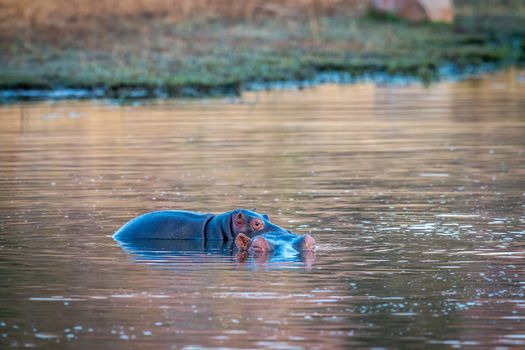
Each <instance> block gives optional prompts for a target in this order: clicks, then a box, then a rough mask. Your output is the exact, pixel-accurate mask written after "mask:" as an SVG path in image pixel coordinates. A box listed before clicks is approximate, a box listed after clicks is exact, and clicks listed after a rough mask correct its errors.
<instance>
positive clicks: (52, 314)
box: [0, 71, 525, 350]
mask: <svg viewBox="0 0 525 350" xmlns="http://www.w3.org/2000/svg"><path fill="white" fill-rule="evenodd" d="M524 74H525V73H523V72H515V71H507V72H502V73H499V74H496V75H492V76H487V77H485V78H482V79H474V80H469V81H463V82H449V83H439V84H437V85H433V86H431V87H430V88H424V87H421V86H418V85H409V86H400V85H398V86H374V85H371V84H357V85H349V86H336V85H322V86H318V87H314V88H312V89H307V90H303V91H274V92H256V93H247V94H245V95H244V96H242V98H240V99H234V100H230V99H227V100H223V99H218V100H193V101H181V100H175V101H162V102H151V103H146V104H143V105H131V106H119V105H114V104H111V103H109V102H103V101H102V102H101V101H98V102H90V101H84V102H49V103H48V102H41V103H23V104H15V105H7V106H2V107H0V347H1V348H2V349H3V348H10V347H36V348H53V349H55V348H56V349H62V348H63V349H86V350H87V349H122V348H127V349H143V348H150V349H172V348H173V349H181V348H185V349H202V348H270V349H301V348H327V349H328V348H330V349H335V348H351V347H358V346H362V347H385V348H407V347H417V348H429V349H431V348H447V347H450V348H457V347H465V348H473V349H478V348H482V347H500V348H523V347H525V272H524V270H525V253H524V250H525V75H524ZM237 207H246V208H250V209H251V208H253V207H257V210H258V211H261V212H265V213H267V214H269V215H270V218H271V219H272V221H274V222H275V223H277V224H279V225H281V226H284V227H286V228H288V229H291V230H293V231H295V232H298V233H310V234H311V235H312V236H314V237H315V238H316V239H317V243H318V251H317V252H316V255H315V256H308V257H303V259H301V258H295V259H282V258H279V257H272V256H269V257H267V259H258V260H255V259H253V258H248V259H245V257H240V256H238V255H236V254H235V252H230V250H229V249H227V247H226V248H225V247H202V246H195V245H184V246H179V245H177V244H175V245H166V246H155V245H153V246H150V247H143V246H119V245H118V244H117V243H116V242H115V241H113V240H112V238H111V234H112V233H113V232H114V231H115V230H116V229H117V228H118V227H119V226H120V225H122V224H123V223H124V222H126V221H127V220H129V219H130V218H132V217H134V216H135V215H138V214H140V213H143V212H146V211H151V210H158V209H187V210H195V211H212V212H221V211H226V210H231V209H233V208H237Z"/></svg>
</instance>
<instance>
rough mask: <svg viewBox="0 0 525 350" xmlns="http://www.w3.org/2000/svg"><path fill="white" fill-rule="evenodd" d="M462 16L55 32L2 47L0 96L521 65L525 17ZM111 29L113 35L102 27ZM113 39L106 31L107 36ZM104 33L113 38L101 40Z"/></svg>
mask: <svg viewBox="0 0 525 350" xmlns="http://www.w3.org/2000/svg"><path fill="white" fill-rule="evenodd" d="M465 12H466V14H461V13H460V15H458V16H457V18H456V21H455V23H454V24H452V25H446V24H418V25H415V24H410V23H407V22H405V21H402V20H399V19H396V18H391V17H388V18H382V17H378V16H376V15H369V16H365V17H361V18H356V17H352V16H348V15H344V16H332V17H328V16H327V17H322V18H320V19H319V31H318V33H316V35H315V36H314V35H312V33H311V31H310V26H309V23H308V22H307V21H301V20H271V19H266V20H264V21H261V22H258V23H253V22H247V21H234V22H232V21H225V20H218V19H215V20H206V21H204V20H201V21H198V20H195V19H194V20H191V19H190V20H184V21H179V22H170V21H168V20H166V19H163V18H144V19H141V20H140V21H136V20H135V21H132V20H130V19H126V18H120V19H115V20H114V21H113V22H112V23H110V24H107V23H106V24H101V25H100V27H99V28H96V29H94V30H92V31H89V32H85V33H83V35H79V33H78V32H76V31H71V32H68V31H67V30H65V29H64V28H62V29H60V30H61V31H62V32H60V30H59V35H62V36H61V40H53V39H52V38H54V37H55V36H56V30H55V31H52V32H49V33H48V32H46V30H48V31H49V30H50V29H49V28H48V29H46V30H42V31H41V32H37V33H35V32H31V31H26V32H21V33H19V34H16V35H11V36H8V37H7V38H6V37H2V38H1V39H0V51H1V52H2V54H1V55H0V89H11V88H22V89H30V88H46V89H53V88H57V87H81V88H92V87H103V88H105V89H106V91H107V94H108V96H120V97H122V96H125V94H126V89H129V88H135V87H141V88H145V89H147V90H148V91H150V93H151V94H154V91H156V90H158V89H159V88H160V89H162V91H164V92H165V93H167V94H168V95H170V96H181V95H216V94H222V93H238V92H239V91H241V90H242V88H243V86H244V85H245V84H246V83H248V82H254V81H257V82H269V81H277V80H296V79H309V78H312V77H314V76H315V75H316V74H317V73H319V72H326V71H338V72H344V73H349V74H352V75H355V76H359V75H362V74H366V73H375V72H384V73H388V74H403V75H410V76H416V77H419V78H421V79H422V80H425V81H430V80H433V79H435V78H436V77H437V76H438V69H439V67H440V66H442V65H445V64H453V65H456V66H457V67H459V68H461V67H470V66H472V65H474V66H475V65H481V64H485V63H492V64H496V65H502V66H503V65H508V64H516V63H519V62H523V61H524V60H525V15H523V13H522V12H518V13H515V14H511V15H506V14H499V13H498V14H488V15H480V14H474V15H472V14H468V12H467V11H465ZM108 25H111V28H108V27H107V26H108ZM108 29H111V31H108ZM109 33H111V34H109Z"/></svg>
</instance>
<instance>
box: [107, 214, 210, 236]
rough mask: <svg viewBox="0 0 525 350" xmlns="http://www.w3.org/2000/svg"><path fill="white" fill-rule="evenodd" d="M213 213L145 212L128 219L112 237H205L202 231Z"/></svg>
mask: <svg viewBox="0 0 525 350" xmlns="http://www.w3.org/2000/svg"><path fill="white" fill-rule="evenodd" d="M213 217H214V215H213V214H209V213H208V214H204V213H195V212H190V211H183V210H164V211H155V212H151V213H146V214H143V215H141V216H138V217H136V218H134V219H132V220H130V221H128V222H127V223H126V224H124V226H122V227H121V228H120V229H119V230H118V231H117V232H115V234H114V235H113V238H114V239H116V240H118V241H122V242H125V241H134V240H141V239H191V240H196V239H197V240H203V239H205V236H204V232H205V228H206V225H207V224H208V222H209V221H210V220H211V219H212V218H213Z"/></svg>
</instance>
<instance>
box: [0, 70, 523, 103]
mask: <svg viewBox="0 0 525 350" xmlns="http://www.w3.org/2000/svg"><path fill="white" fill-rule="evenodd" d="M513 67H514V68H517V69H522V68H524V67H525V62H518V63H508V64H503V63H500V64H497V63H484V64H478V65H470V66H467V67H463V66H458V65H454V64H445V65H442V66H441V67H439V68H436V69H435V71H434V72H433V74H432V76H431V77H430V78H428V77H423V76H421V75H417V74H403V73H396V72H392V73H391V72H386V71H384V70H380V69H377V70H375V71H368V72H361V73H354V72H352V73H350V72H347V71H338V70H332V71H320V72H316V73H314V74H313V76H312V77H311V78H308V79H288V80H268V81H263V80H261V81H257V80H254V81H247V82H234V83H224V84H215V85H201V84H199V85H191V84H188V85H181V86H177V87H176V88H170V87H152V86H148V85H147V84H145V85H138V84H131V85H129V86H126V85H123V86H119V87H104V86H98V87H61V86H56V87H53V88H50V89H42V88H12V89H9V88H7V89H3V88H0V104H11V103H17V102H25V101H28V102H31V101H62V100H114V101H119V102H121V103H126V102H132V101H139V100H153V99H177V98H196V99H199V98H221V97H238V96H240V95H241V94H242V93H243V92H246V91H268V90H288V89H297V90H300V89H305V88H311V87H315V86H318V85H322V84H341V85H347V84H357V83H362V82H372V83H374V84H387V85H398V84H400V85H406V84H424V85H433V84H436V83H439V82H442V81H460V80H465V79H470V78H475V77H478V76H482V75H485V74H490V73H494V72H497V71H502V70H505V69H509V68H513Z"/></svg>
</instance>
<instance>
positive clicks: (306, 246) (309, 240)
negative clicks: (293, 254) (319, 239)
mask: <svg viewBox="0 0 525 350" xmlns="http://www.w3.org/2000/svg"><path fill="white" fill-rule="evenodd" d="M315 248H316V245H315V239H314V238H313V237H312V236H310V235H309V234H308V233H307V234H305V235H304V236H303V247H302V250H304V251H309V252H312V251H314V250H315Z"/></svg>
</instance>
